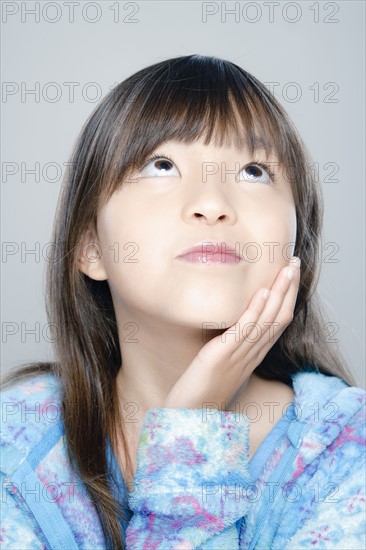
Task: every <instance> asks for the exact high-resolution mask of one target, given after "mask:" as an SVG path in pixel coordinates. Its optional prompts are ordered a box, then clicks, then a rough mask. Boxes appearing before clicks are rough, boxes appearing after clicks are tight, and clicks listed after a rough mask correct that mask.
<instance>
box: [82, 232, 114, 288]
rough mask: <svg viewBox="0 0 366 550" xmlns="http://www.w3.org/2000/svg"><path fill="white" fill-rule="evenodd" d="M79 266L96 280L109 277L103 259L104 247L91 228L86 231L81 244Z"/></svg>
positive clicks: (103, 279)
mask: <svg viewBox="0 0 366 550" xmlns="http://www.w3.org/2000/svg"><path fill="white" fill-rule="evenodd" d="M78 268H79V269H80V271H82V272H83V273H85V275H88V277H90V278H91V279H94V280H95V281H105V280H106V279H107V278H108V277H107V273H106V271H105V268H104V264H103V260H102V248H101V246H100V244H99V240H98V238H97V237H96V236H95V235H94V232H93V231H92V230H91V229H88V230H87V231H86V232H85V234H84V236H83V238H82V240H81V242H80V244H79V252H78Z"/></svg>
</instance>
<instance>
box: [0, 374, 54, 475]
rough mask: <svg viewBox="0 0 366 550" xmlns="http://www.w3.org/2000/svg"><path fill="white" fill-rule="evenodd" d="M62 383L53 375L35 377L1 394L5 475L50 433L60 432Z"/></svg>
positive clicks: (1, 434)
mask: <svg viewBox="0 0 366 550" xmlns="http://www.w3.org/2000/svg"><path fill="white" fill-rule="evenodd" d="M60 420H61V392H60V382H59V380H58V379H57V377H56V376H55V375H54V374H53V373H46V374H35V375H34V376H33V377H32V378H27V379H23V380H20V381H17V382H15V383H13V384H12V385H10V386H8V387H7V388H6V389H5V390H3V391H2V392H1V425H0V437H1V452H2V466H1V469H2V472H3V473H4V474H10V473H12V471H14V470H15V469H16V468H17V467H18V466H19V465H20V463H21V462H23V460H24V459H25V458H26V457H27V456H28V455H29V453H31V451H32V449H33V448H34V447H35V446H37V445H38V444H39V443H40V442H41V441H42V440H43V439H45V438H46V440H47V434H49V433H51V432H52V431H53V432H54V431H55V430H56V431H57V430H60V425H61V424H60Z"/></svg>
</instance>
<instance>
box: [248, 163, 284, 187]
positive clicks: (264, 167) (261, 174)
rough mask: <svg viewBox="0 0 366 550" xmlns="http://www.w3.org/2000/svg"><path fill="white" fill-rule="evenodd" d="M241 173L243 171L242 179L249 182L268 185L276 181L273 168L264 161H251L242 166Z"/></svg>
mask: <svg viewBox="0 0 366 550" xmlns="http://www.w3.org/2000/svg"><path fill="white" fill-rule="evenodd" d="M241 173H244V174H245V176H246V177H245V178H243V179H244V180H246V181H249V182H259V183H267V184H269V185H270V184H271V183H272V184H274V183H275V181H276V179H275V174H274V172H273V170H271V168H270V166H269V165H268V164H267V163H265V162H259V161H258V162H257V161H256V162H251V163H250V164H247V165H246V166H244V168H243V169H242V170H241ZM240 179H241V178H240Z"/></svg>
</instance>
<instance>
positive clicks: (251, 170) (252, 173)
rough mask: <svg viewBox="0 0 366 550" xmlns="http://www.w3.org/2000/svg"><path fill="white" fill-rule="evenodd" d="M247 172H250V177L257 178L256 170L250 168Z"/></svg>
mask: <svg viewBox="0 0 366 550" xmlns="http://www.w3.org/2000/svg"><path fill="white" fill-rule="evenodd" d="M249 171H250V173H251V175H252V176H255V177H258V176H257V171H258V168H255V167H253V168H250V169H249Z"/></svg>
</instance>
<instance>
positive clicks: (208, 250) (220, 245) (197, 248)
mask: <svg viewBox="0 0 366 550" xmlns="http://www.w3.org/2000/svg"><path fill="white" fill-rule="evenodd" d="M213 245H214V246H215V247H216V248H214V249H212V246H213ZM194 252H201V253H202V254H230V255H231V256H236V257H237V258H239V259H241V256H240V255H239V254H238V251H237V250H236V249H235V248H234V247H233V246H231V245H229V244H227V243H226V242H224V241H221V242H216V241H202V242H199V243H197V244H195V245H193V246H192V247H190V248H186V249H185V250H183V252H181V253H180V254H178V256H177V258H179V257H181V256H185V255H186V254H192V253H194Z"/></svg>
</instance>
